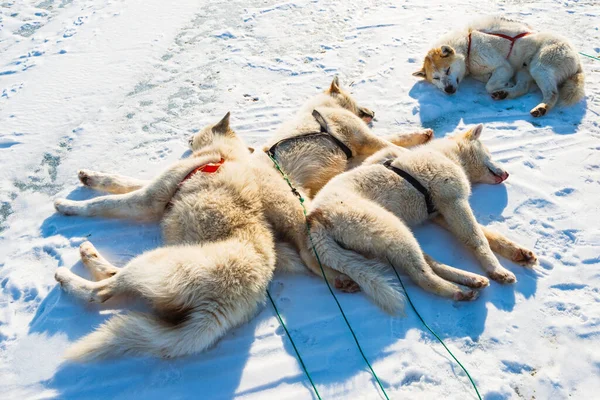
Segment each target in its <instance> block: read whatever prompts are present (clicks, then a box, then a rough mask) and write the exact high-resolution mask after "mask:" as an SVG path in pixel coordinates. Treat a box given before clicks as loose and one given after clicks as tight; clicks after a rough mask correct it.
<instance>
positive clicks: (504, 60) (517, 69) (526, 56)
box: [413, 17, 585, 117]
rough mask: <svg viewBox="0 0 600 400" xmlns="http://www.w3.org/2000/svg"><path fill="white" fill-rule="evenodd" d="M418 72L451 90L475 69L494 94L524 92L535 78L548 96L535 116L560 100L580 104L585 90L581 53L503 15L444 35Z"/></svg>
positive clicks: (513, 95)
mask: <svg viewBox="0 0 600 400" xmlns="http://www.w3.org/2000/svg"><path fill="white" fill-rule="evenodd" d="M413 75H414V76H418V77H421V78H423V79H425V80H427V81H428V82H430V83H433V84H434V85H435V86H436V87H437V88H438V89H440V90H442V91H444V92H445V93H448V94H453V93H455V92H456V90H457V89H458V85H459V83H460V82H461V81H462V80H463V78H465V77H466V76H469V75H470V76H472V77H473V78H475V79H477V80H480V81H482V82H485V83H486V85H485V88H486V90H487V92H488V93H490V95H491V96H492V98H493V99H494V100H503V99H507V98H508V99H513V98H516V97H519V96H522V95H524V94H526V93H527V92H528V91H529V88H530V86H531V83H535V84H537V86H538V87H539V88H540V90H541V91H542V97H543V98H542V102H541V103H540V104H538V105H537V106H535V107H534V108H533V109H532V110H531V111H530V113H531V115H532V116H534V117H541V116H543V115H545V114H546V113H547V112H548V111H550V110H551V109H552V108H553V107H554V106H555V105H556V104H557V103H559V102H561V103H562V104H564V105H571V104H575V103H577V102H578V101H579V100H581V99H582V98H583V97H584V95H585V93H584V74H583V69H582V67H581V63H580V60H579V56H578V55H577V51H576V50H575V49H574V48H573V46H572V45H571V44H570V43H569V42H568V41H567V40H566V39H565V38H563V37H561V36H559V35H556V34H553V33H546V32H534V31H533V30H532V29H531V28H530V27H529V26H527V25H525V24H523V23H520V22H517V21H512V20H509V19H506V18H501V17H488V18H484V19H481V20H479V21H477V22H475V23H473V24H471V25H470V26H468V27H467V28H465V29H463V30H457V31H454V32H451V33H449V34H447V35H445V36H444V37H442V38H441V39H440V40H439V41H438V44H437V45H435V46H434V48H432V49H431V50H429V52H428V53H427V56H425V60H424V62H423V66H422V68H421V69H420V70H419V71H417V72H415V73H413Z"/></svg>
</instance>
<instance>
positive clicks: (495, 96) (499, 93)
mask: <svg viewBox="0 0 600 400" xmlns="http://www.w3.org/2000/svg"><path fill="white" fill-rule="evenodd" d="M507 96H508V92H507V91H505V90H498V91H496V92H494V93H492V99H494V100H504V99H505V98H506V97H507Z"/></svg>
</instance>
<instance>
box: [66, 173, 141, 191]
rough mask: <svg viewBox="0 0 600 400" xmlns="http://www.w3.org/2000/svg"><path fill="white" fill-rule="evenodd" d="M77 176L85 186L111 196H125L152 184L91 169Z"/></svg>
mask: <svg viewBox="0 0 600 400" xmlns="http://www.w3.org/2000/svg"><path fill="white" fill-rule="evenodd" d="M77 176H78V177H79V180H80V181H81V183H82V184H83V185H85V186H87V187H89V188H92V189H95V190H100V191H103V192H108V193H111V194H124V193H129V192H133V191H135V190H139V189H141V188H143V187H144V186H146V185H148V184H149V183H150V181H148V180H143V179H136V178H130V177H128V176H123V175H118V174H109V173H105V172H98V171H91V170H89V169H81V170H79V172H78V173H77Z"/></svg>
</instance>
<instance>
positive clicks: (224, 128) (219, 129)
mask: <svg viewBox="0 0 600 400" xmlns="http://www.w3.org/2000/svg"><path fill="white" fill-rule="evenodd" d="M230 114H231V113H230V112H228V113H227V114H225V116H224V117H223V119H222V120H220V121H219V122H217V123H216V124H215V125H214V126H213V127H212V131H213V132H214V133H220V134H225V133H227V132H229V115H230Z"/></svg>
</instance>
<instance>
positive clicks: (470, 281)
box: [423, 253, 490, 289]
mask: <svg viewBox="0 0 600 400" xmlns="http://www.w3.org/2000/svg"><path fill="white" fill-rule="evenodd" d="M423 256H424V257H425V261H427V264H429V266H430V267H431V269H432V270H433V272H435V273H436V274H437V275H438V276H439V277H441V278H444V279H445V280H447V281H450V282H454V283H458V284H460V285H464V286H468V287H472V288H474V289H481V288H484V287H486V286H489V284H490V281H489V280H488V279H487V278H486V277H485V276H481V275H478V274H473V273H471V272H467V271H463V270H461V269H457V268H453V267H451V266H449V265H446V264H442V263H440V262H437V261H436V260H434V259H433V258H431V257H430V256H428V255H427V254H425V253H423Z"/></svg>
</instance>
